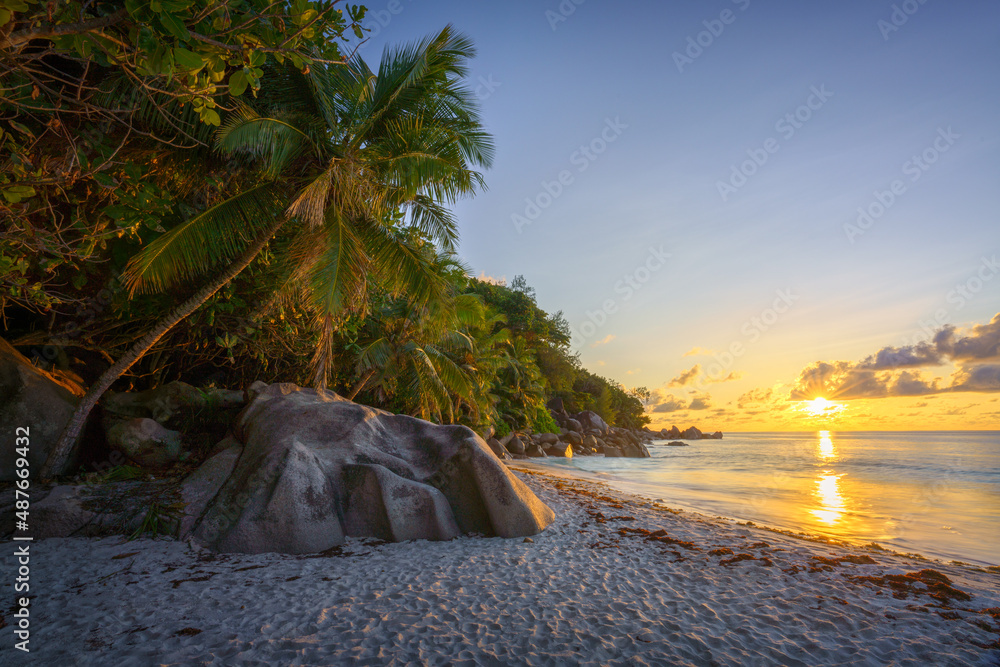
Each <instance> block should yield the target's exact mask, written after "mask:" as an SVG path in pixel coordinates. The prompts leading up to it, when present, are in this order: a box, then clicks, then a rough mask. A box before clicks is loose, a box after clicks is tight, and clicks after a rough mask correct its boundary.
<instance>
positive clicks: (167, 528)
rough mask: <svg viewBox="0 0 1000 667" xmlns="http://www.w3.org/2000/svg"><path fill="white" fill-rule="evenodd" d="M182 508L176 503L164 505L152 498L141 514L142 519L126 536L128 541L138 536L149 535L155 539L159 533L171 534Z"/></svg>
mask: <svg viewBox="0 0 1000 667" xmlns="http://www.w3.org/2000/svg"><path fill="white" fill-rule="evenodd" d="M182 508H183V506H182V505H180V504H178V503H173V504H170V505H164V504H161V503H160V502H159V501H157V500H154V501H153V502H152V503H150V504H149V506H148V507H147V508H146V513H145V514H144V515H143V517H142V521H140V522H139V526H138V527H137V528H136V529H135V530H134V531H133V532H132V534H130V535H129V536H128V539H129V541H131V540H135V539H138V538H140V537H149V538H152V539H154V540H155V539H156V538H157V537H159V536H160V535H169V534H171V533H172V532H173V529H174V527H175V526H176V522H177V520H178V518H179V516H180V512H181V510H182Z"/></svg>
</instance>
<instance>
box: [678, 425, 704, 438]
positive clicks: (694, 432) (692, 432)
mask: <svg viewBox="0 0 1000 667" xmlns="http://www.w3.org/2000/svg"><path fill="white" fill-rule="evenodd" d="M678 439H679V440H701V431H699V430H698V429H697V428H695V427H694V426H691V427H689V428H688V429H687V430H685V431H684V432H683V433H681V434H680V436H678Z"/></svg>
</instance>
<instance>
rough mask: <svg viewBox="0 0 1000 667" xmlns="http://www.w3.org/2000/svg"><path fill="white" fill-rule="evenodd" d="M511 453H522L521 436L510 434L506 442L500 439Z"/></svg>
mask: <svg viewBox="0 0 1000 667" xmlns="http://www.w3.org/2000/svg"><path fill="white" fill-rule="evenodd" d="M500 442H501V443H502V444H503V445H504V446H505V447H506V448H507V451H509V452H510V453H511V454H524V443H523V442H522V441H521V438H519V437H517V435H515V434H511V437H510V439H509V440H507V442H503V440H501V441H500Z"/></svg>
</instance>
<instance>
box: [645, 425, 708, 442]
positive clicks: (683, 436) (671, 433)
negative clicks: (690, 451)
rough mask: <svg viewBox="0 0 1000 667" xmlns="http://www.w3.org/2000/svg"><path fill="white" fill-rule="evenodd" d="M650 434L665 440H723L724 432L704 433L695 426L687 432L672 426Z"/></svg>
mask: <svg viewBox="0 0 1000 667" xmlns="http://www.w3.org/2000/svg"><path fill="white" fill-rule="evenodd" d="M647 432H648V433H651V434H653V435H655V436H656V437H658V438H661V439H663V440H722V431H716V432H715V433H711V434H709V433H702V432H701V431H699V430H698V429H697V428H695V427H694V426H691V427H688V428H687V429H686V430H683V431H682V430H680V429H678V428H677V427H676V426H671V427H670V428H663V429H660V430H659V431H649V430H648V429H647Z"/></svg>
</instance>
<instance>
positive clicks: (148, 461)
mask: <svg viewBox="0 0 1000 667" xmlns="http://www.w3.org/2000/svg"><path fill="white" fill-rule="evenodd" d="M107 439H108V446H109V447H111V448H112V449H116V450H118V451H119V452H121V453H122V454H124V455H125V456H127V457H129V458H130V459H132V460H133V461H135V462H136V463H138V464H139V465H140V466H142V467H144V468H165V467H167V466H169V465H170V464H172V463H175V462H176V461H178V460H179V459H180V454H181V434H180V433H178V432H177V431H171V430H170V429H168V428H164V427H163V426H161V425H160V423H159V422H156V421H153V420H152V419H148V418H144V417H136V418H134V419H127V420H125V421H122V422H119V423H117V424H115V425H114V426H112V427H111V428H109V429H108V432H107Z"/></svg>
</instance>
